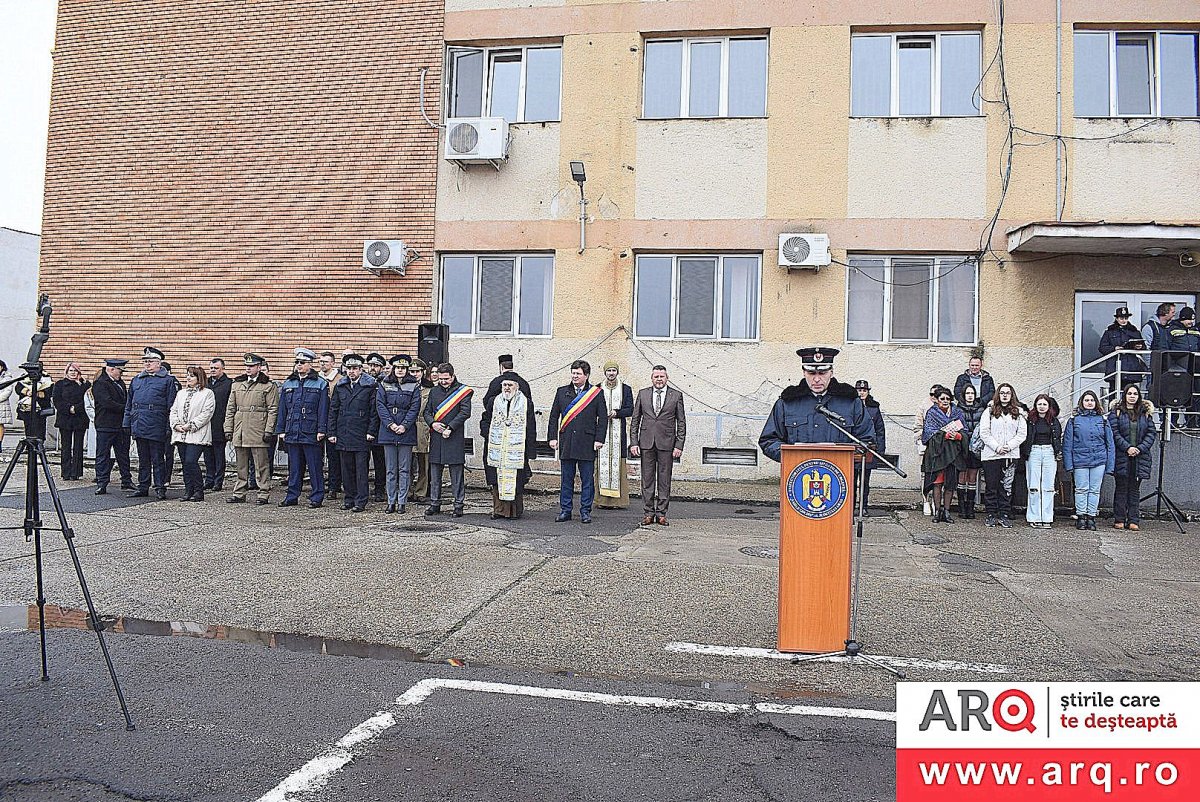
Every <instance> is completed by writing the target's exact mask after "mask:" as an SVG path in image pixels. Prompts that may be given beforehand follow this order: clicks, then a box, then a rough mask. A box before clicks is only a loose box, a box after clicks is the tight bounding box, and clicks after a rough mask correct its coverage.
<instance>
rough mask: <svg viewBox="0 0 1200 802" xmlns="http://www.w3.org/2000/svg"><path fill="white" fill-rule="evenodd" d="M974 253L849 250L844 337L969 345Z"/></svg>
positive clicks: (973, 326)
mask: <svg viewBox="0 0 1200 802" xmlns="http://www.w3.org/2000/svg"><path fill="white" fill-rule="evenodd" d="M978 286H979V276H978V263H977V262H976V261H975V257H973V256H874V255H872V256H851V257H850V268H849V270H848V271H847V279H846V341H847V342H866V343H935V344H939V345H974V344H975V336H976V335H975V332H976V330H977V322H976V321H977V319H978V308H979V302H978V299H979V292H978Z"/></svg>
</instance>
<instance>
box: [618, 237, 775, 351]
mask: <svg viewBox="0 0 1200 802" xmlns="http://www.w3.org/2000/svg"><path fill="white" fill-rule="evenodd" d="M761 272H762V256H761V255H757V254H754V255H742V254H737V255H733V254H730V255H726V256H717V255H699V254H686V255H679V256H672V255H668V254H641V255H639V256H638V257H637V271H636V277H635V285H636V286H635V288H634V309H633V320H634V325H633V329H634V331H633V333H634V336H636V337H645V338H658V339H679V340H757V339H758V311H759V285H760V280H761V279H760V275H761Z"/></svg>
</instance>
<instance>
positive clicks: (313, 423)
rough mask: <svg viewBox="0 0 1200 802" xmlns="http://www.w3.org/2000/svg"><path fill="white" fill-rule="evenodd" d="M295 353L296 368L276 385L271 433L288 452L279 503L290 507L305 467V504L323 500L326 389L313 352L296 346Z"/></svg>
mask: <svg viewBox="0 0 1200 802" xmlns="http://www.w3.org/2000/svg"><path fill="white" fill-rule="evenodd" d="M295 353H296V370H295V371H293V372H292V375H290V376H288V377H287V379H285V380H284V382H283V386H282V387H281V388H280V389H279V416H278V419H277V421H276V423H275V433H276V434H278V435H279V440H280V442H281V443H283V446H284V448H286V449H287V455H288V484H287V493H286V494H285V495H284V497H283V501H281V502H279V506H281V507H294V506H296V504H298V503H299V501H300V488H301V486H302V485H303V483H304V472H305V471H306V470H307V471H308V478H309V481H310V482H311V483H312V493H311V494H310V495H309V497H308V506H310V507H320V506H321V504H322V503H323V502H324V501H325V475H324V472H323V471H322V461H323V459H324V456H325V455H324V446H325V444H324V443H323V442H322V441H323V440H324V439H325V432H326V430H327V428H328V426H329V389H328V385H326V384H325V380H324V379H322V378H321V377H320V376H319V375H318V374H317V372H316V371H314V370H313V360H314V359H316V358H317V355H316V354H315V353H313V352H312V351H311V350H310V349H308V348H297V349H296V351H295Z"/></svg>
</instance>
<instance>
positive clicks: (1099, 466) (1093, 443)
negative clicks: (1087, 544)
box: [1062, 390, 1116, 530]
mask: <svg viewBox="0 0 1200 802" xmlns="http://www.w3.org/2000/svg"><path fill="white" fill-rule="evenodd" d="M1062 445H1063V467H1065V468H1066V469H1067V470H1068V471H1070V472H1071V477H1072V479H1073V480H1074V482H1075V528H1076V529H1087V530H1094V529H1095V528H1096V515H1097V514H1098V513H1099V511H1100V483H1101V482H1103V481H1104V474H1106V473H1112V472H1113V460H1114V455H1115V454H1116V445H1115V442H1114V440H1113V432H1112V425H1111V424H1110V423H1109V422H1108V418H1107V417H1105V416H1104V414H1103V413H1102V412H1101V411H1100V399H1099V398H1097V397H1096V393H1095V392H1093V391H1092V390H1084V391H1083V394H1082V395H1080V396H1079V406H1078V407H1077V408H1076V410H1075V414H1074V415H1072V416H1071V419H1070V420H1069V421H1067V425H1066V426H1065V427H1063V441H1062Z"/></svg>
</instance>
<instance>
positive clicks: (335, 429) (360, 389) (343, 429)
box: [328, 373, 379, 451]
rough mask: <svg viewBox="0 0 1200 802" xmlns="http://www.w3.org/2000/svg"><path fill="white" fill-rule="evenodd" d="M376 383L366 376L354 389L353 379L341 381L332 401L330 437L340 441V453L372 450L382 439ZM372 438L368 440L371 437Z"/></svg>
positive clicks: (342, 379)
mask: <svg viewBox="0 0 1200 802" xmlns="http://www.w3.org/2000/svg"><path fill="white" fill-rule="evenodd" d="M376 386H377V384H376V381H375V378H374V377H373V376H370V375H368V374H366V373H364V374H363V375H362V377H361V378H359V380H358V383H357V384H355V385H354V390H353V391H351V390H350V377H349V376H343V377H342V378H340V379H338V383H337V386H335V387H334V388H333V397H332V398H331V399H330V402H329V432H328V436H329V437H335V438H337V442H336V445H337V450H338V451H370V450H371V448H372V447H373V446H374V445H375V440H376V438H377V437H378V436H379V415H378V413H377V412H376V408H375V389H376ZM368 437H369V438H371V439H370V440H368V439H367V438H368Z"/></svg>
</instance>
